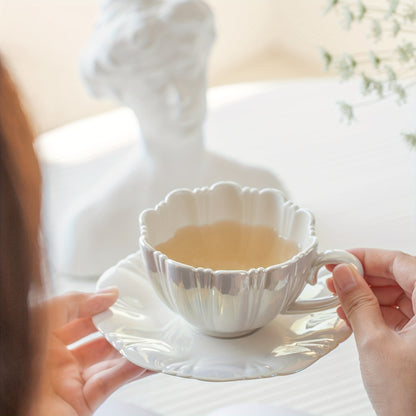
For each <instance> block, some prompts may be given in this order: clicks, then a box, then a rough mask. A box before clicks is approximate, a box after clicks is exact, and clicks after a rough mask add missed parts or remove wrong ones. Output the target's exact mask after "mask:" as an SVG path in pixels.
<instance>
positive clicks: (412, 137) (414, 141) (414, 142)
mask: <svg viewBox="0 0 416 416" xmlns="http://www.w3.org/2000/svg"><path fill="white" fill-rule="evenodd" d="M402 137H403V138H404V139H405V140H406V141H407V143H409V144H410V146H411V147H412V148H414V149H416V133H402Z"/></svg>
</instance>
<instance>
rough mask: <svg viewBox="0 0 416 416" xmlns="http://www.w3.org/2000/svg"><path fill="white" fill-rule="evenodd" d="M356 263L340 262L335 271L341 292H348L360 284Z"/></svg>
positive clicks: (336, 282) (334, 274)
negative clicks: (357, 277)
mask: <svg viewBox="0 0 416 416" xmlns="http://www.w3.org/2000/svg"><path fill="white" fill-rule="evenodd" d="M354 269H357V268H356V267H355V266H354V265H349V264H339V265H338V266H336V267H335V269H334V271H333V276H334V282H335V286H336V288H337V291H338V290H341V292H348V291H350V290H352V289H354V288H355V287H357V286H358V283H357V279H356V277H355V273H354Z"/></svg>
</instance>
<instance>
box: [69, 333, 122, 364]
mask: <svg viewBox="0 0 416 416" xmlns="http://www.w3.org/2000/svg"><path fill="white" fill-rule="evenodd" d="M71 351H72V354H73V355H74V356H75V358H76V359H77V360H78V361H79V363H80V364H81V366H82V367H83V368H85V367H89V366H92V365H93V364H95V363H98V362H102V361H103V360H108V359H112V358H120V357H121V355H120V353H119V352H118V351H116V350H115V349H114V348H113V347H112V346H111V344H110V343H109V342H108V341H107V340H106V339H105V338H103V337H99V338H95V339H93V340H91V341H88V342H85V343H83V344H81V345H79V346H77V347H75V348H73V349H71Z"/></svg>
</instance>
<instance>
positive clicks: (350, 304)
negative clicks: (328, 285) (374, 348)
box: [333, 264, 385, 343]
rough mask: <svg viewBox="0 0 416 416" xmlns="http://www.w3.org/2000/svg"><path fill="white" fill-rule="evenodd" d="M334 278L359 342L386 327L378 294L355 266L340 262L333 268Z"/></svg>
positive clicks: (337, 291)
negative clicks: (375, 293)
mask: <svg viewBox="0 0 416 416" xmlns="http://www.w3.org/2000/svg"><path fill="white" fill-rule="evenodd" d="M333 279H334V286H335V291H336V293H337V295H338V297H339V300H340V302H341V306H342V309H343V311H344V313H345V316H346V317H347V319H348V321H349V323H350V324H351V327H352V329H353V331H354V335H355V338H356V340H357V343H359V342H360V340H362V341H364V340H365V339H366V338H368V336H369V335H370V336H371V335H372V334H374V333H376V331H377V332H378V331H379V330H380V329H381V328H384V327H385V323H384V319H383V316H382V314H381V310H380V305H379V303H378V300H377V298H376V296H375V295H374V293H373V291H372V290H371V289H370V287H369V286H368V284H367V282H366V281H365V280H364V278H363V277H362V276H361V275H360V274H359V273H358V270H357V269H356V268H355V267H354V266H352V265H347V264H339V265H338V266H336V267H335V268H334V270H333Z"/></svg>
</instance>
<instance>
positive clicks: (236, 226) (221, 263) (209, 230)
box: [155, 221, 299, 270]
mask: <svg viewBox="0 0 416 416" xmlns="http://www.w3.org/2000/svg"><path fill="white" fill-rule="evenodd" d="M155 248H156V249H157V250H159V251H161V252H162V253H164V254H166V255H167V256H168V257H169V258H170V259H172V260H176V261H178V262H180V263H184V264H189V265H191V266H194V267H205V268H210V269H213V270H249V269H251V268H257V267H268V266H272V265H274V264H278V263H283V262H284V261H286V260H289V259H290V258H291V257H293V256H294V255H296V254H297V253H298V252H299V247H298V246H297V244H296V243H294V242H293V241H289V240H286V239H284V238H282V237H279V235H278V234H277V233H276V231H274V230H273V229H272V228H270V227H267V226H262V225H246V224H241V223H239V222H235V221H221V222H217V223H214V224H210V225H203V226H188V227H184V228H181V229H179V230H178V231H177V232H176V234H175V235H174V236H173V237H172V238H171V239H170V240H168V241H166V242H164V243H162V244H159V245H158V246H157V247H155Z"/></svg>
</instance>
